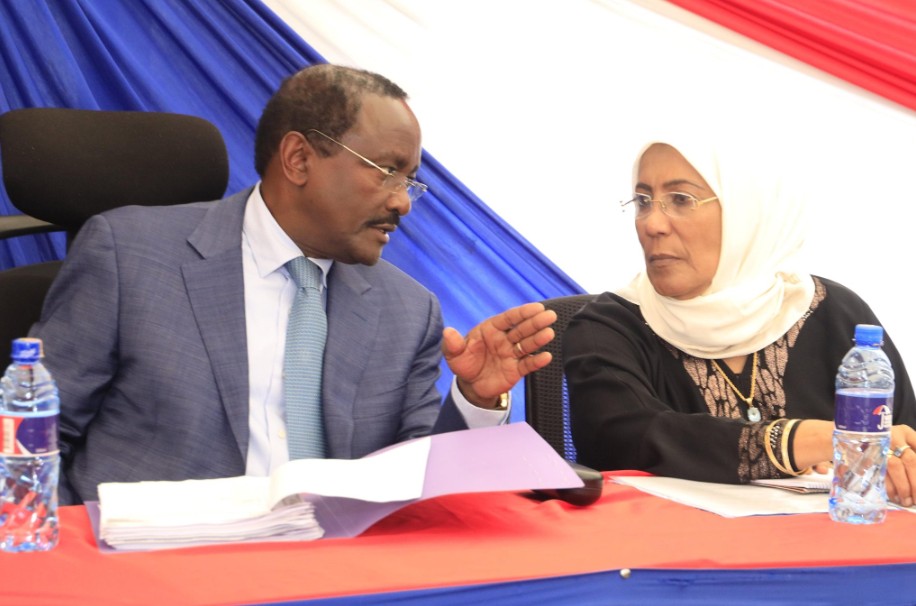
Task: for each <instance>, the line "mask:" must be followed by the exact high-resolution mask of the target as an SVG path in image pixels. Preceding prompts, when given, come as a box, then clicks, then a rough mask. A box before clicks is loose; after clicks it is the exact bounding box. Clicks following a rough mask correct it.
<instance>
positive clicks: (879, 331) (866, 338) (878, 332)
mask: <svg viewBox="0 0 916 606" xmlns="http://www.w3.org/2000/svg"><path fill="white" fill-rule="evenodd" d="M883 344H884V329H883V328H881V327H880V326H874V325H872V324H857V325H856V345H865V346H867V347H868V346H870V347H880V346H881V345H883Z"/></svg>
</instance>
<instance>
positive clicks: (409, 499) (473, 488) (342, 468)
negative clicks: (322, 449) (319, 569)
mask: <svg viewBox="0 0 916 606" xmlns="http://www.w3.org/2000/svg"><path fill="white" fill-rule="evenodd" d="M576 486H582V480H581V479H579V477H578V476H577V475H576V473H575V472H574V471H573V470H572V468H571V467H570V466H569V465H568V464H567V463H566V461H564V460H563V458H562V457H560V456H559V455H558V454H557V453H556V451H555V450H554V449H553V448H552V447H551V446H550V445H549V444H547V442H545V441H544V439H543V438H541V437H540V436H539V435H538V434H537V432H535V431H534V430H533V429H532V428H531V427H530V426H529V425H527V424H526V423H513V424H511V425H503V426H500V427H484V428H480V429H469V430H465V431H455V432H451V433H444V434H438V435H433V436H430V437H426V438H417V439H415V440H409V441H407V442H402V443H400V444H396V445H394V446H391V447H388V448H384V449H382V450H379V451H377V452H375V453H372V454H370V455H367V456H366V457H363V458H362V459H357V460H352V461H349V460H339V459H300V460H297V461H290V462H289V463H286V464H285V465H282V466H281V467H279V468H278V469H276V470H275V471H274V473H273V474H271V476H270V477H266V478H256V477H247V476H242V477H236V478H223V479H216V480H187V481H184V482H138V483H129V484H128V483H123V484H118V483H108V484H101V485H100V486H99V501H100V502H99V504H98V508H96V507H95V504H94V503H87V508H86V509H87V512H89V515H90V520H92V523H93V525H94V528H95V530H96V532H97V536H98V537H99V539H101V542H100V547H101V548H102V549H103V550H105V549H109V548H114V549H117V550H129V549H158V548H164V547H189V546H192V545H205V544H213V543H228V542H239V541H265V540H267V541H291V540H309V539H317V538H319V537H322V536H325V537H335V538H340V537H351V536H356V535H358V534H360V533H361V532H363V531H364V530H365V529H366V528H369V526H370V525H372V524H374V523H375V522H377V521H378V520H380V519H382V518H383V517H385V516H387V515H390V514H391V513H392V512H394V511H397V510H398V509H400V508H401V507H404V506H405V505H407V504H409V503H413V502H415V501H417V500H421V499H429V498H434V497H437V496H441V495H446V494H456V493H468V492H489V491H494V490H522V489H530V488H572V487H576ZM96 514H98V515H96Z"/></svg>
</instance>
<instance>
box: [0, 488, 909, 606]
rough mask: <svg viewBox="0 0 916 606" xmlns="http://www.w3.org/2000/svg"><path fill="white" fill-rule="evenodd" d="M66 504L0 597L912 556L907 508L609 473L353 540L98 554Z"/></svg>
mask: <svg viewBox="0 0 916 606" xmlns="http://www.w3.org/2000/svg"><path fill="white" fill-rule="evenodd" d="M825 498H826V497H825ZM60 514H61V528H62V531H61V541H60V545H59V546H58V547H57V548H56V549H54V550H52V551H50V552H47V553H39V554H0V579H2V584H0V602H2V603H4V604H26V603H29V604H43V605H52V604H67V605H71V604H236V603H240V602H242V603H251V602H270V601H283V600H294V599H303V598H310V597H327V596H334V595H353V594H360V593H375V592H386V591H398V590H406V589H415V588H429V587H441V586H454V585H466V584H476V583H487V582H499V581H508V580H518V579H530V578H538V577H551V576H559V575H568V574H576V573H583V572H595V571H603V570H617V569H622V568H630V569H639V568H718V569H727V568H777V567H815V566H844V565H864V564H891V563H904V562H916V541H914V540H913V537H916V516H914V515H913V514H911V513H907V512H900V511H892V512H890V513H889V514H888V517H887V520H886V521H885V522H884V523H883V524H880V525H876V526H869V527H861V526H850V525H845V524H837V523H834V522H831V521H830V519H829V518H828V516H827V515H826V514H807V515H795V516H771V517H750V518H737V519H727V518H722V517H719V516H717V515H715V514H711V513H706V512H704V511H700V510H696V509H692V508H690V507H686V506H682V505H679V504H677V503H673V502H671V501H667V500H664V499H661V498H657V497H653V496H650V495H647V494H644V493H641V492H639V491H637V490H636V489H634V488H630V487H625V486H620V485H616V484H606V485H605V494H604V496H603V497H602V499H601V500H600V501H599V502H598V503H597V504H595V505H593V506H591V507H586V508H577V507H573V506H570V505H567V504H565V503H563V502H560V501H555V500H551V501H544V502H541V501H538V500H535V499H532V498H530V497H529V496H528V495H526V494H523V493H489V494H469V495H453V496H448V497H440V498H437V499H432V500H429V501H424V502H420V503H416V504H414V505H411V506H409V507H406V508H405V509H402V510H401V511H399V512H397V513H395V514H393V515H391V516H390V517H388V518H387V519H385V520H383V521H381V522H379V523H378V524H376V525H375V526H374V527H372V528H371V529H369V530H368V531H367V532H366V533H364V534H363V535H362V536H360V537H357V538H355V539H335V540H319V541H314V542H306V543H259V544H246V545H232V546H223V547H198V548H192V549H182V550H168V551H157V552H148V553H117V554H103V553H100V552H99V550H98V548H97V547H96V544H95V540H94V538H93V536H92V531H91V528H90V525H89V520H88V516H87V515H86V511H85V509H84V508H83V507H64V508H62V509H61V512H60ZM850 545H855V553H850V549H849V546H850ZM844 554H845V555H844Z"/></svg>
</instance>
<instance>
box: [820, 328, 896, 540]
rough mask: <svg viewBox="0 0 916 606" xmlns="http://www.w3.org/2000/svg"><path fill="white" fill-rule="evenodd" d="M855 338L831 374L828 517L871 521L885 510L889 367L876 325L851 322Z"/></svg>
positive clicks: (891, 380) (890, 397)
mask: <svg viewBox="0 0 916 606" xmlns="http://www.w3.org/2000/svg"><path fill="white" fill-rule="evenodd" d="M855 334H856V341H855V345H854V346H853V348H852V349H850V350H849V353H847V354H846V356H845V357H844V358H843V362H842V364H840V369H839V371H838V372H837V376H836V418H835V423H836V425H835V429H834V432H833V466H834V478H833V488H832V490H831V493H830V517H831V518H832V519H834V520H836V521H838V522H848V523H851V524H876V523H878V522H883V521H884V516H885V515H886V513H887V491H886V490H885V486H884V479H885V475H886V473H887V454H888V448H889V446H890V439H891V425H892V424H893V417H892V413H893V405H894V369H893V368H891V363H890V360H888V359H887V355H886V354H885V353H884V350H882V349H881V344H882V343H883V341H884V330H883V329H882V328H881V327H880V326H871V325H869V324H860V325H858V326H856V333H855Z"/></svg>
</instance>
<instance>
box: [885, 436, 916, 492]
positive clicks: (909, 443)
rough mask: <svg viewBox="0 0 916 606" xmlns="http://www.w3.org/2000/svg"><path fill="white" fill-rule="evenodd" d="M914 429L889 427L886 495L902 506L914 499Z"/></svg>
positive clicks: (915, 443)
mask: <svg viewBox="0 0 916 606" xmlns="http://www.w3.org/2000/svg"><path fill="white" fill-rule="evenodd" d="M914 449H916V431H913V429H912V428H911V427H910V426H908V425H895V426H894V427H892V428H891V455H890V456H889V457H888V458H887V497H888V498H889V499H890V500H891V501H893V502H894V503H897V504H898V505H903V506H904V507H911V506H912V505H913V502H914V500H916V451H914Z"/></svg>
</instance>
